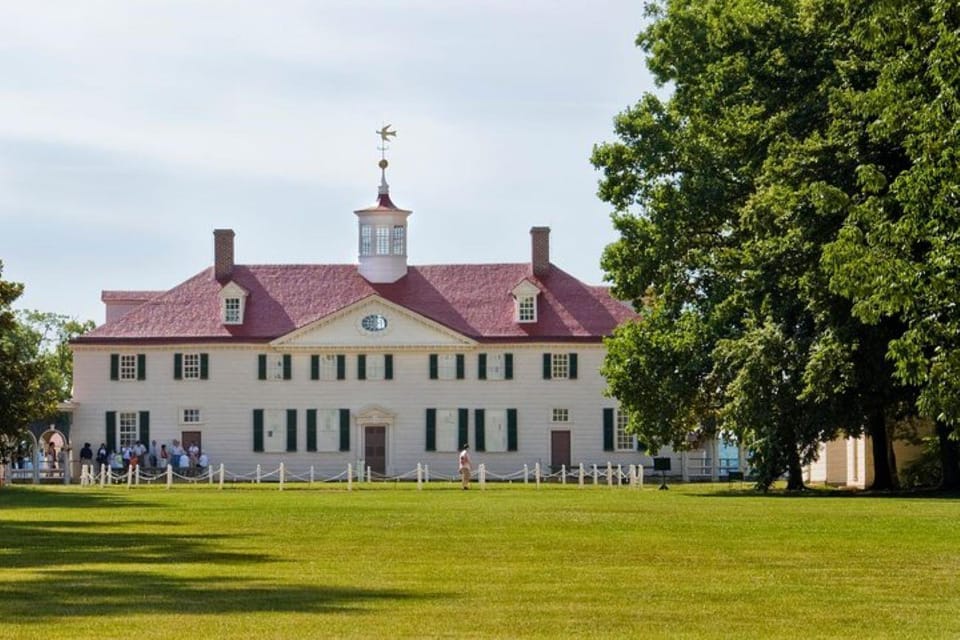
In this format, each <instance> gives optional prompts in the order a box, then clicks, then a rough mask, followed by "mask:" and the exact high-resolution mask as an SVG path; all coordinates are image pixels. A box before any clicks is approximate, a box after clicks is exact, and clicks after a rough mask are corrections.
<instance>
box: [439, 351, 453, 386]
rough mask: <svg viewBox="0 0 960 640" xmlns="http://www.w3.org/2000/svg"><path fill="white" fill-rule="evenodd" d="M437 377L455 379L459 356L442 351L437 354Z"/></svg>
mask: <svg viewBox="0 0 960 640" xmlns="http://www.w3.org/2000/svg"><path fill="white" fill-rule="evenodd" d="M437 377H438V378H439V379H440V380H455V379H456V377H457V356H456V354H454V353H441V354H439V355H438V356H437Z"/></svg>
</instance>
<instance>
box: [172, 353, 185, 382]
mask: <svg viewBox="0 0 960 640" xmlns="http://www.w3.org/2000/svg"><path fill="white" fill-rule="evenodd" d="M173 379H174V380H183V354H182V353H175V354H173Z"/></svg>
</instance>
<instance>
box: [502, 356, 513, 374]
mask: <svg viewBox="0 0 960 640" xmlns="http://www.w3.org/2000/svg"><path fill="white" fill-rule="evenodd" d="M503 379H504V380H513V354H512V353H505V354H503Z"/></svg>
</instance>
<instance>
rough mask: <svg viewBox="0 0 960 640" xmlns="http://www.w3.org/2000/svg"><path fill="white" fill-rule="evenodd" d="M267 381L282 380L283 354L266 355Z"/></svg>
mask: <svg viewBox="0 0 960 640" xmlns="http://www.w3.org/2000/svg"><path fill="white" fill-rule="evenodd" d="M267 380H283V354H280V353H268V354H267Z"/></svg>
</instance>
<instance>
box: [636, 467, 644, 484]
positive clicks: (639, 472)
mask: <svg viewBox="0 0 960 640" xmlns="http://www.w3.org/2000/svg"><path fill="white" fill-rule="evenodd" d="M637 489H643V465H642V464H638V465H637Z"/></svg>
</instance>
